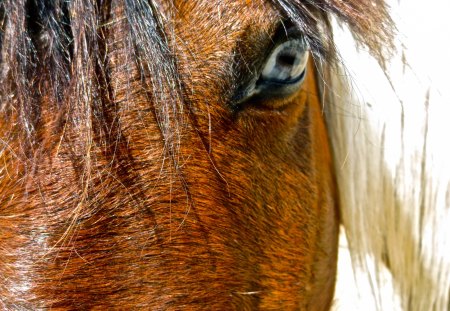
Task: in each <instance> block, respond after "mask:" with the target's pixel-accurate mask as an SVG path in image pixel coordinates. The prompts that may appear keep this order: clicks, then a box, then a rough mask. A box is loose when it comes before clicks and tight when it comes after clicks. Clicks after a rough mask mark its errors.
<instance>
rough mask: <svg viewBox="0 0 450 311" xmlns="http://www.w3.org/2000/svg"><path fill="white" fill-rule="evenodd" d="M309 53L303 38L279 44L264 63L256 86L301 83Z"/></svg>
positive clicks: (280, 86)
mask: <svg viewBox="0 0 450 311" xmlns="http://www.w3.org/2000/svg"><path fill="white" fill-rule="evenodd" d="M308 54H309V53H308V48H307V45H306V43H305V41H304V40H302V39H294V40H289V41H286V42H284V43H282V44H280V45H278V46H277V47H276V48H275V49H274V50H273V52H272V53H271V54H270V56H269V58H268V59H267V61H266V63H265V64H264V67H263V70H262V71H261V75H260V77H259V80H258V81H257V85H256V87H257V88H258V87H259V88H261V87H262V88H265V89H268V87H271V88H283V87H285V86H286V87H288V86H289V87H290V86H292V85H299V84H300V83H301V82H303V80H304V78H305V71H306V64H307V62H308Z"/></svg>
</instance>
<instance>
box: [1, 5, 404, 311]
mask: <svg viewBox="0 0 450 311" xmlns="http://www.w3.org/2000/svg"><path fill="white" fill-rule="evenodd" d="M335 21H338V22H339V23H341V24H342V25H347V27H348V28H349V29H350V31H351V33H352V35H353V38H354V39H355V40H356V41H357V43H358V44H359V45H360V46H362V47H364V48H365V49H367V50H368V51H369V54H370V55H371V56H372V57H374V59H376V60H377V63H378V64H380V66H381V67H382V68H384V70H385V71H386V70H387V66H386V62H387V57H388V55H390V54H391V53H393V52H392V51H393V50H394V48H395V47H394V42H393V38H394V32H395V29H394V28H395V27H394V26H393V24H392V20H391V18H390V16H389V10H388V7H387V5H386V3H385V1H382V0H375V1H374V0H347V1H340V0H313V1H300V0H245V1H244V0H225V1H223V0H221V1H217V0H215V1H206V0H192V1H191V0H190V1H182V0H170V1H169V0H98V1H86V0H64V1H63V0H54V1H46V0H15V1H13V0H2V1H1V2H0V51H1V52H0V53H1V54H0V80H1V84H0V85H1V86H0V99H1V101H0V105H1V106H0V118H1V121H0V159H1V163H2V165H1V167H0V307H1V308H2V309H5V310H28V309H32V310H34V309H57V310H66V309H67V310H72V309H149V310H180V309H183V310H197V309H207V310H255V309H263V310H329V309H330V308H331V306H332V304H333V295H334V287H335V283H336V268H337V252H338V238H339V234H338V233H339V226H340V223H341V222H343V223H344V225H346V223H348V222H349V220H348V218H349V217H351V216H348V213H346V211H348V209H347V207H346V206H344V205H345V204H347V203H348V202H347V201H348V200H347V201H346V199H347V197H346V196H345V193H346V192H345V191H346V190H345V187H344V186H343V185H342V183H343V181H342V178H341V175H340V173H339V172H340V171H339V170H338V169H337V164H341V160H340V159H341V158H340V156H341V152H340V149H339V148H338V146H337V144H338V143H337V142H338V141H339V138H334V133H333V132H332V130H331V129H332V128H333V126H334V124H335V123H336V122H335V121H333V119H330V118H329V117H328V115H330V113H329V112H327V109H328V107H329V106H330V105H328V101H329V102H331V101H332V99H331V98H330V97H333V96H335V95H336V93H335V92H333V91H331V92H330V87H331V90H334V87H333V85H337V84H338V83H339V81H335V80H334V79H333V77H332V70H333V68H337V67H338V65H339V64H340V60H341V55H340V53H339V51H338V49H337V47H336V45H335V38H334V36H333V30H334V28H335V27H334V26H333V25H334V23H335ZM336 97H338V96H336ZM325 98H327V100H326V101H324V99H325ZM337 100H338V99H336V98H335V100H334V101H337ZM331 106H333V105H331ZM336 127H337V126H336ZM342 189H344V190H342ZM346 209H347V210H346ZM348 228H349V229H348V230H349V232H352V227H351V226H349V227H348ZM357 234H360V232H356V235H357ZM380 249H381V248H380ZM377 259H378V258H377ZM380 260H381V261H383V260H384V261H383V262H384V263H386V265H387V266H389V263H391V264H392V263H393V262H394V261H393V259H392V258H388V257H387V256H384V257H383V258H381V259H380ZM407 294H408V293H407Z"/></svg>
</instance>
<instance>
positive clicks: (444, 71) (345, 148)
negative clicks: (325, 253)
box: [324, 0, 450, 311]
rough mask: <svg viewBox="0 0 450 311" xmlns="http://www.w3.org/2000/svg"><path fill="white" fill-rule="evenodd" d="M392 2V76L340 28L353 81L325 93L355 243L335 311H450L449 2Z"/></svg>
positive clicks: (345, 256)
mask: <svg viewBox="0 0 450 311" xmlns="http://www.w3.org/2000/svg"><path fill="white" fill-rule="evenodd" d="M388 2H389V3H390V5H391V10H392V16H393V19H394V20H395V21H396V23H397V28H398V36H397V40H396V41H397V49H398V51H397V54H396V55H395V56H394V57H393V58H392V60H391V61H390V62H389V63H388V64H387V65H386V67H387V69H388V70H387V75H385V74H384V72H383V70H382V69H381V68H380V66H379V65H378V64H377V63H376V62H375V61H374V60H373V59H372V58H370V57H369V56H368V55H367V53H366V52H365V51H361V50H358V49H357V48H355V44H354V42H353V39H352V38H351V36H350V35H349V34H348V32H347V31H345V30H343V29H341V28H339V26H336V27H335V28H336V34H335V36H336V42H337V45H338V48H339V50H340V52H341V55H342V58H343V61H344V64H345V66H346V69H347V72H348V74H347V76H348V77H351V78H348V79H347V81H344V82H350V83H342V80H343V79H342V76H341V75H340V74H339V73H337V72H335V73H334V74H333V75H332V77H331V82H332V83H329V85H332V86H333V87H332V88H331V87H327V86H325V88H324V96H325V98H326V101H325V105H326V106H325V110H326V116H327V122H328V125H329V132H330V136H331V141H332V144H333V151H334V156H335V165H336V175H337V181H338V185H339V188H340V189H339V191H340V196H341V198H340V199H341V212H342V220H343V224H344V228H343V230H342V232H343V233H344V232H345V235H346V237H347V239H348V247H347V246H346V241H345V239H342V246H341V248H340V249H341V251H340V254H339V256H340V258H339V269H338V284H337V289H336V299H335V305H334V309H335V310H364V311H366V310H383V311H384V310H408V311H409V310H411V311H416V310H417V311H427V310H438V311H439V310H450V300H449V299H450V297H449V296H450V78H449V77H448V75H449V74H450V18H448V12H450V2H448V0H429V1H417V0H416V1H414V0H408V1H401V2H400V3H399V2H398V1H395V0H391V1H388ZM343 236H344V234H342V235H341V237H343ZM347 249H348V250H349V253H348V252H347ZM349 254H350V256H351V264H350V257H349ZM352 268H353V269H352Z"/></svg>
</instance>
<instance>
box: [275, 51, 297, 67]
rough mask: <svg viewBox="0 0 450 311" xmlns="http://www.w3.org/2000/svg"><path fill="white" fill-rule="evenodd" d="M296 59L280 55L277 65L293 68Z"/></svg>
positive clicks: (293, 56) (288, 55)
mask: <svg viewBox="0 0 450 311" xmlns="http://www.w3.org/2000/svg"><path fill="white" fill-rule="evenodd" d="M296 59H297V57H295V55H292V54H283V53H280V54H278V56H277V63H278V64H279V65H281V66H283V67H292V66H294V64H295V60H296Z"/></svg>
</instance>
